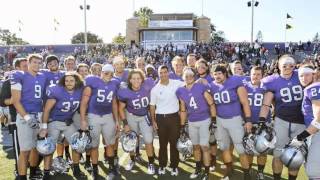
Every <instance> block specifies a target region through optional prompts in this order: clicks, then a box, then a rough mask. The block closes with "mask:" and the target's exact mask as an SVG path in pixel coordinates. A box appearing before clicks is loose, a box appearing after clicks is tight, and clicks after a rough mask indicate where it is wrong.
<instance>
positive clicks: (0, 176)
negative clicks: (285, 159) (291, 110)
mask: <svg viewBox="0 0 320 180" xmlns="http://www.w3.org/2000/svg"><path fill="white" fill-rule="evenodd" d="M157 147H158V146H157V142H155V149H156V154H157V153H158V148H157ZM0 149H1V150H0V180H11V179H14V174H13V172H14V157H13V150H12V148H11V147H4V146H2V145H0ZM141 153H142V157H143V159H144V162H142V163H141V164H138V163H136V166H135V167H134V169H133V171H131V172H127V171H126V170H125V169H124V166H125V165H126V163H127V161H128V160H129V156H128V154H127V153H123V151H122V149H121V147H120V146H119V163H120V165H121V167H120V172H121V176H118V177H117V178H116V179H127V180H152V179H163V180H165V179H176V180H185V179H189V175H190V174H191V173H192V172H193V167H195V163H194V162H193V160H192V159H189V160H187V161H186V162H181V163H180V164H179V176H178V177H171V176H170V175H169V173H168V171H167V174H166V175H164V176H157V175H155V176H151V175H148V174H146V171H147V168H146V167H147V157H146V155H145V152H144V151H143V150H141ZM102 154H103V148H100V158H99V160H100V162H99V173H100V175H101V179H103V178H104V177H106V174H107V170H108V169H107V166H106V165H105V164H104V163H103V156H102ZM234 160H235V162H236V163H235V164H234V167H235V169H234V173H233V177H232V178H231V179H234V180H238V179H241V178H242V171H241V167H240V164H239V163H238V159H237V157H236V156H234ZM271 160H272V156H268V161H267V165H266V168H265V179H266V180H271V179H273V178H272V168H271ZM254 162H256V160H254ZM155 163H156V165H158V161H157V160H156V161H155ZM221 163H222V162H221V160H220V159H218V165H217V167H218V168H217V170H216V171H215V172H213V173H211V174H210V180H215V179H220V178H221V172H222V171H221V169H220V165H221ZM80 167H81V169H82V170H83V172H86V171H85V170H84V168H83V166H80ZM253 169H254V170H253V172H252V180H253V179H255V174H256V169H257V166H256V164H254V165H253ZM86 174H87V175H88V179H91V177H90V175H89V173H88V172H86ZM282 176H283V178H284V179H287V169H286V168H285V169H284V171H283V173H282ZM54 179H57V180H69V179H73V177H72V172H71V170H70V171H69V173H68V174H67V175H56V176H55V178H54ZM304 179H307V177H306V175H305V173H304V169H303V168H301V170H300V174H299V177H298V180H304Z"/></svg>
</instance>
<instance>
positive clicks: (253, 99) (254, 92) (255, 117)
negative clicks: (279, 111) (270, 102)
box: [245, 80, 271, 123]
mask: <svg viewBox="0 0 320 180" xmlns="http://www.w3.org/2000/svg"><path fill="white" fill-rule="evenodd" d="M245 88H246V89H247V92H248V100H249V105H250V109H251V120H252V123H258V122H259V114H260V110H261V106H262V104H263V95H264V93H265V90H264V89H263V88H261V87H254V86H253V85H252V83H251V81H250V80H249V81H247V82H246V83H245ZM267 122H269V123H270V122H271V113H269V114H268V117H267Z"/></svg>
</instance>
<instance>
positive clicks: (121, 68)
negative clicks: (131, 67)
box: [113, 62, 125, 73]
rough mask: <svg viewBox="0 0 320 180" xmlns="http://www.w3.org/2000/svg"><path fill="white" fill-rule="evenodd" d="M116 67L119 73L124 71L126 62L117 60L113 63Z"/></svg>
mask: <svg viewBox="0 0 320 180" xmlns="http://www.w3.org/2000/svg"><path fill="white" fill-rule="evenodd" d="M113 66H114V69H115V71H116V72H117V73H122V72H123V71H124V67H125V65H124V62H117V63H114V64H113Z"/></svg>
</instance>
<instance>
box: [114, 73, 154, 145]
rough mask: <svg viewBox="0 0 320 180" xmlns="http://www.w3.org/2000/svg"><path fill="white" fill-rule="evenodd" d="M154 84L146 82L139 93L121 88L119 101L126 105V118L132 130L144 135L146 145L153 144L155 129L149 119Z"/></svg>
mask: <svg viewBox="0 0 320 180" xmlns="http://www.w3.org/2000/svg"><path fill="white" fill-rule="evenodd" d="M153 86H154V82H153V81H151V79H150V80H148V81H147V80H145V81H144V83H143V84H142V85H141V87H140V89H139V90H138V91H133V90H131V89H130V88H129V87H127V88H120V89H119V91H118V99H119V101H121V102H123V103H125V104H126V117H127V120H128V125H129V127H130V129H131V130H133V131H135V132H136V133H138V134H140V133H141V134H142V136H143V140H144V142H145V143H146V144H151V143H152V142H153V128H152V126H151V119H150V117H149V103H150V92H151V89H152V88H153Z"/></svg>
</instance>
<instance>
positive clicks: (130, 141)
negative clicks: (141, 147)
mask: <svg viewBox="0 0 320 180" xmlns="http://www.w3.org/2000/svg"><path fill="white" fill-rule="evenodd" d="M120 142H121V145H122V149H123V150H124V151H125V152H127V153H129V152H133V151H135V150H136V147H137V146H138V135H137V133H136V132H134V131H129V132H128V133H123V134H122V135H121V137H120Z"/></svg>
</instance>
